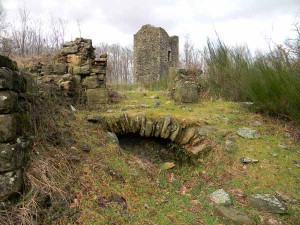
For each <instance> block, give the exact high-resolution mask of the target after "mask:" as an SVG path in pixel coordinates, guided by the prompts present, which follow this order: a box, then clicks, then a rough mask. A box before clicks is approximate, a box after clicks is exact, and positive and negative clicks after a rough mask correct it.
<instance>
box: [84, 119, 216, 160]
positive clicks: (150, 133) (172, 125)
mask: <svg viewBox="0 0 300 225" xmlns="http://www.w3.org/2000/svg"><path fill="white" fill-rule="evenodd" d="M88 120H89V121H91V122H95V118H94V117H91V118H88ZM99 122H100V123H102V125H103V126H104V127H106V128H107V129H108V130H109V131H111V132H113V133H116V134H117V135H124V134H130V133H133V134H138V135H140V136H142V137H157V138H164V139H170V140H171V141H172V142H174V143H176V144H179V145H181V146H182V147H183V148H184V149H185V150H186V151H187V152H188V153H190V154H191V155H195V156H202V155H204V154H205V153H207V152H208V151H209V150H210V149H211V142H212V139H211V138H210V137H209V136H208V135H207V132H206V130H207V129H206V128H204V127H200V126H199V125H196V124H193V123H190V124H189V123H185V122H180V121H179V120H176V119H174V118H172V117H171V116H170V115H165V116H164V117H157V118H154V117H150V116H147V115H145V114H140V115H129V114H127V113H124V114H121V115H119V116H108V117H105V118H99Z"/></svg>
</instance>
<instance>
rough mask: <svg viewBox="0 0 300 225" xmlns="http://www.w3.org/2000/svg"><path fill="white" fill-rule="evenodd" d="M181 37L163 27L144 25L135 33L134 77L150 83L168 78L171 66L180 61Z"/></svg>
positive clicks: (143, 82)
mask: <svg viewBox="0 0 300 225" xmlns="http://www.w3.org/2000/svg"><path fill="white" fill-rule="evenodd" d="M178 45H179V38H178V36H172V37H170V36H169V35H168V33H167V32H166V31H165V30H164V29H163V28H161V27H154V26H152V25H149V24H148V25H144V26H142V28H141V29H140V30H139V31H138V32H137V33H136V34H135V35H134V78H135V81H136V82H138V83H141V84H149V83H151V82H153V81H159V80H161V79H163V78H167V77H168V74H169V68H170V67H177V66H178V62H179V46H178Z"/></svg>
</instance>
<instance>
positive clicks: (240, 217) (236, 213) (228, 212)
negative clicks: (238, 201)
mask: <svg viewBox="0 0 300 225" xmlns="http://www.w3.org/2000/svg"><path fill="white" fill-rule="evenodd" d="M215 212H216V213H217V214H218V215H219V216H221V217H222V218H223V219H225V220H229V221H232V222H234V223H238V224H255V223H254V221H252V220H251V219H250V217H249V216H248V215H247V214H246V213H244V212H242V211H240V210H237V209H235V208H233V207H225V206H221V205H215Z"/></svg>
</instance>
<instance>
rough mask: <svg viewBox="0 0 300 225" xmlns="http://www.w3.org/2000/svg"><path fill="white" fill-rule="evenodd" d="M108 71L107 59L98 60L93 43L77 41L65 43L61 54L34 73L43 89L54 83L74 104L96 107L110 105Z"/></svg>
mask: <svg viewBox="0 0 300 225" xmlns="http://www.w3.org/2000/svg"><path fill="white" fill-rule="evenodd" d="M106 68H107V55H106V54H103V55H101V56H100V57H99V58H96V57H95V52H94V48H93V45H92V40H90V39H84V38H76V39H75V40H74V41H71V42H66V43H64V44H63V49H62V51H61V52H60V53H59V54H58V55H56V56H55V57H54V58H53V59H52V60H50V62H47V63H44V64H41V65H40V68H39V69H37V68H35V70H36V71H35V72H37V73H38V74H39V78H38V79H39V80H40V83H41V85H42V86H43V85H44V84H53V83H54V84H56V86H58V87H59V88H60V90H62V91H64V94H65V95H66V96H67V97H69V99H71V100H72V101H73V103H74V102H76V101H78V100H79V99H80V100H81V103H82V102H84V104H85V103H87V105H88V106H91V107H95V106H100V105H102V104H106V103H107V102H108V91H107V89H106ZM31 72H34V71H31ZM71 103H72V102H71Z"/></svg>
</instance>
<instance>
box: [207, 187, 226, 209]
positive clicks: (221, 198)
mask: <svg viewBox="0 0 300 225" xmlns="http://www.w3.org/2000/svg"><path fill="white" fill-rule="evenodd" d="M209 198H210V200H211V201H212V202H214V203H215V204H217V205H224V206H229V205H231V204H232V202H231V199H230V196H229V194H227V193H226V191H224V189H219V190H216V191H214V192H213V193H211V194H210V195H209Z"/></svg>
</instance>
